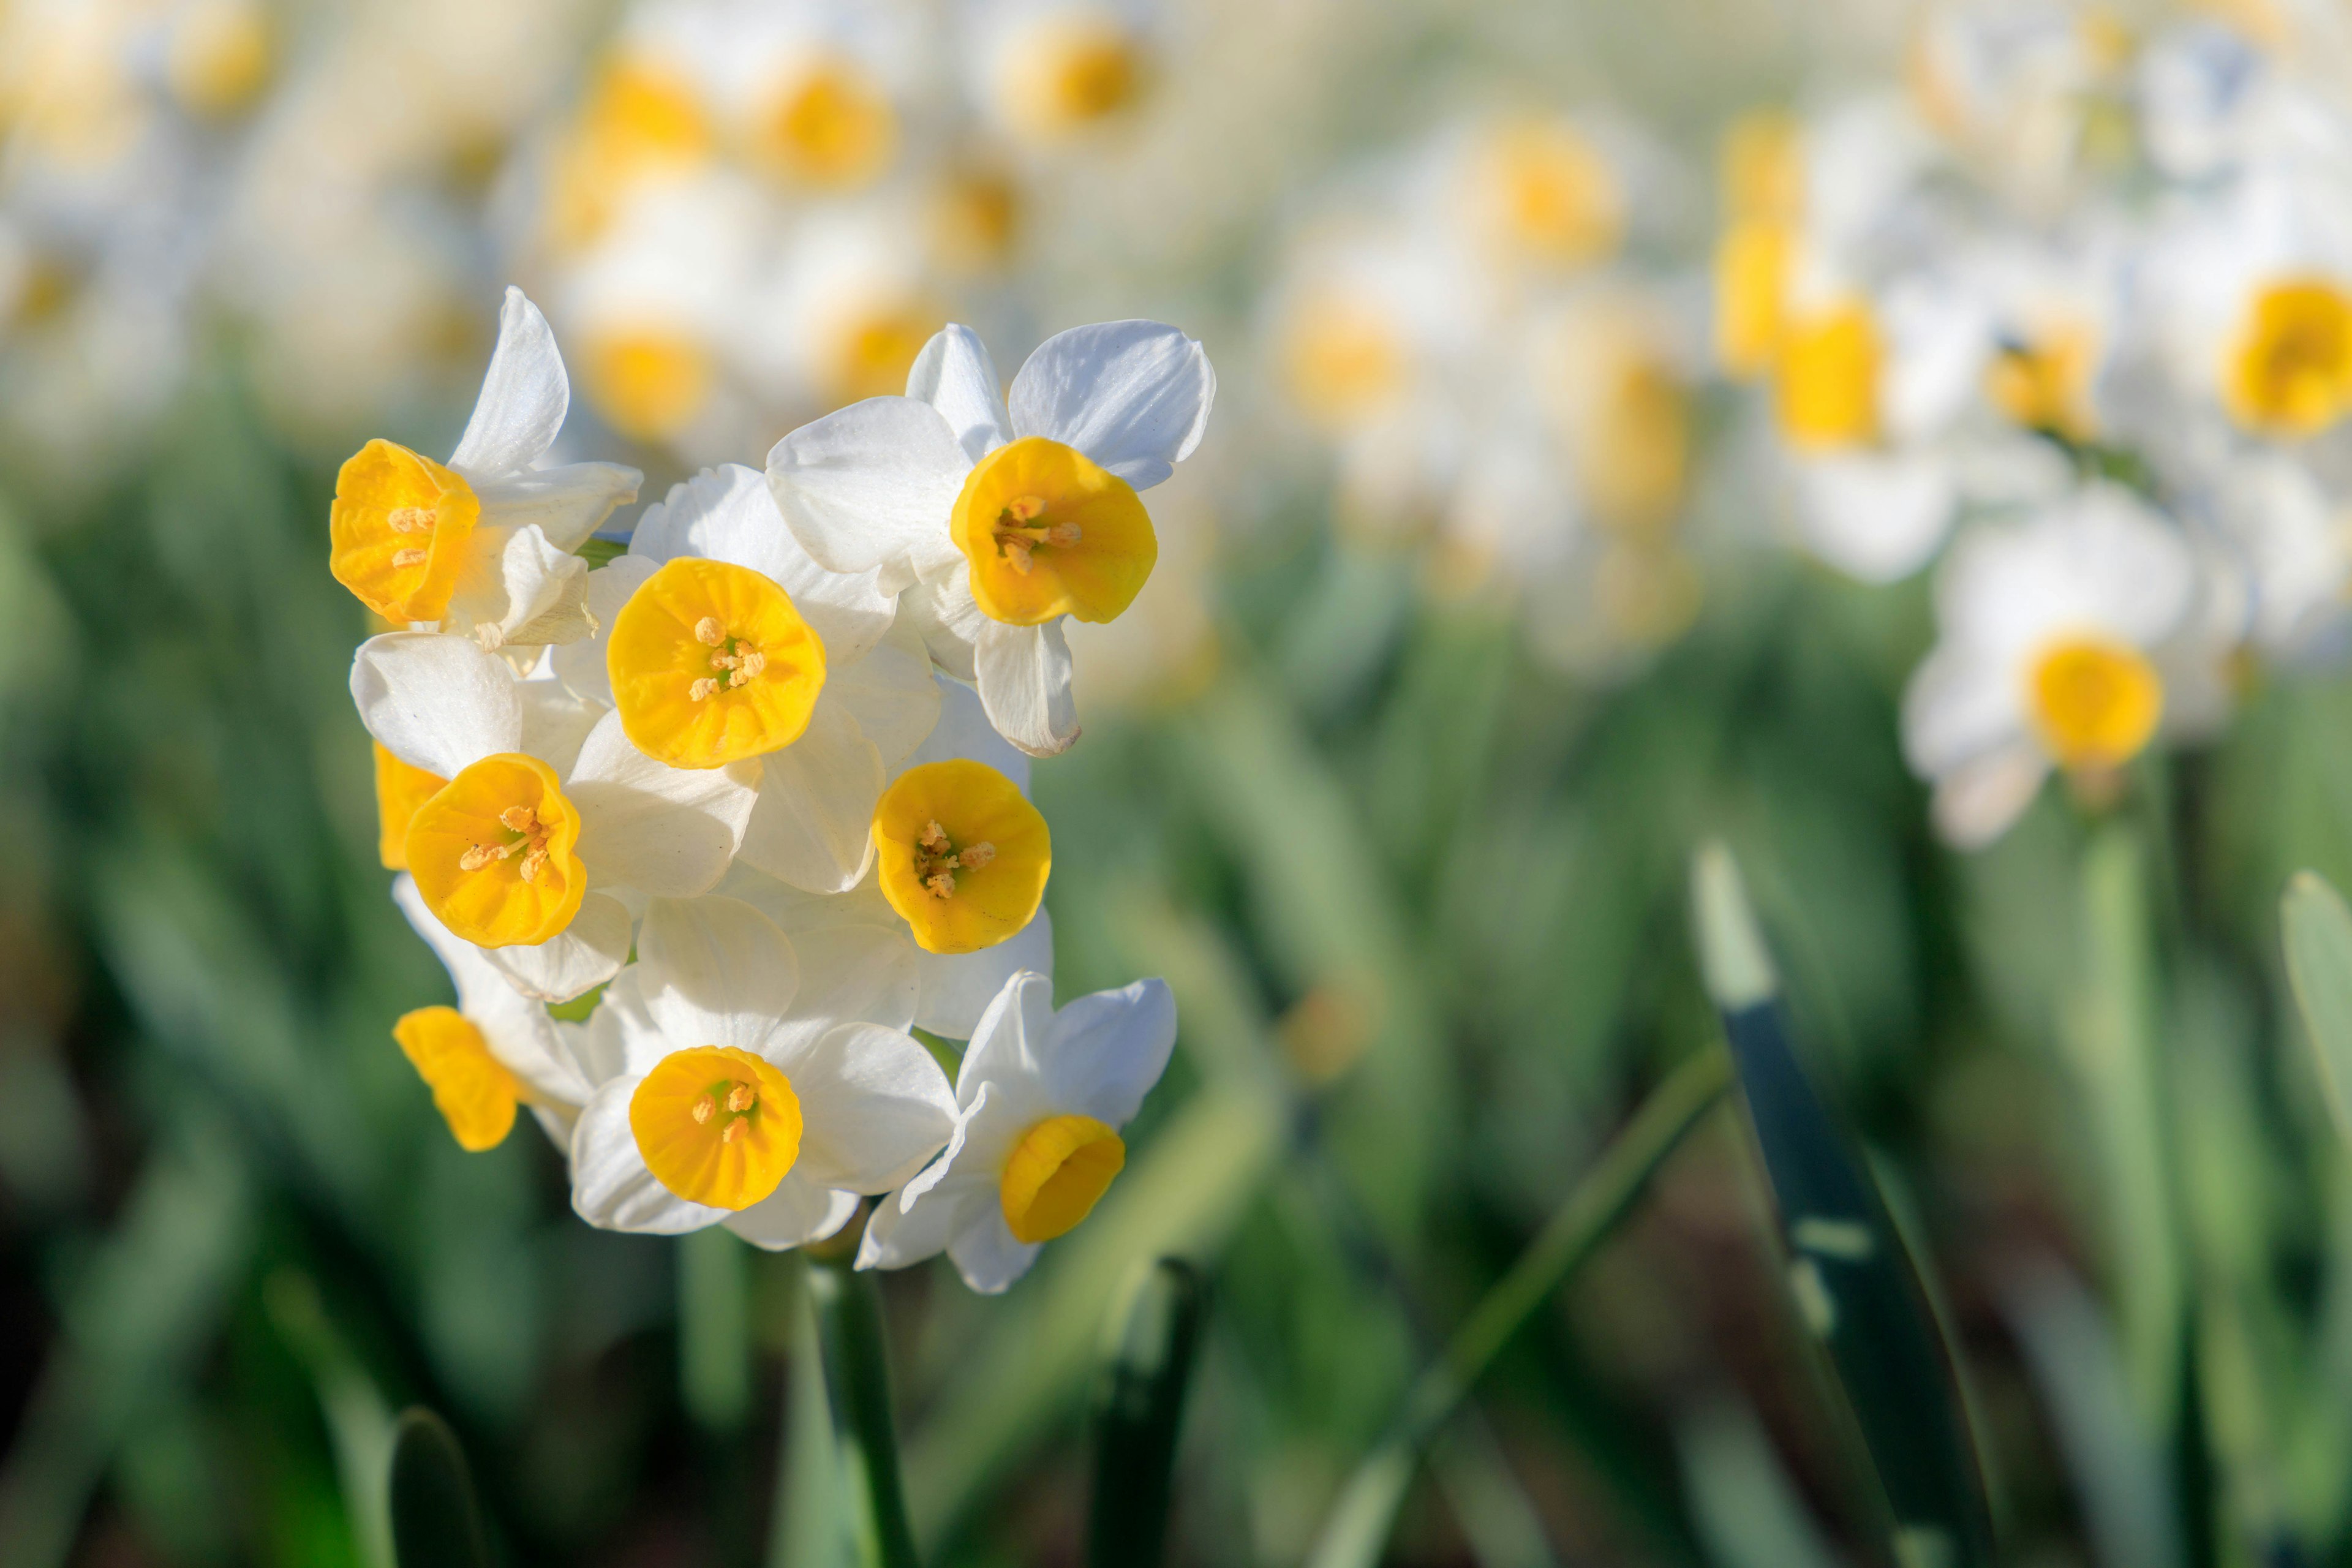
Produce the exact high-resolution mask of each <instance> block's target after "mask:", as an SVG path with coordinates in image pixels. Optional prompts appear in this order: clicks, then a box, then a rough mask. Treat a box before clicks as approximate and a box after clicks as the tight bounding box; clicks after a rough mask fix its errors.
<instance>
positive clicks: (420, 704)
mask: <svg viewBox="0 0 2352 1568" xmlns="http://www.w3.org/2000/svg"><path fill="white" fill-rule="evenodd" d="M352 704H353V705H354V706H356V707H357V708H358V709H359V712H360V722H361V723H362V724H364V725H366V726H367V731H368V733H369V734H371V735H373V736H374V737H375V738H376V739H377V740H378V741H380V742H383V748H384V750H386V751H388V752H391V753H392V754H393V755H394V756H395V757H398V758H399V759H400V760H401V761H402V762H404V763H408V764H409V765H410V766H412V767H419V768H423V769H425V771H426V772H428V773H438V774H440V775H441V776H442V777H443V778H445V779H446V778H452V777H455V776H456V775H457V773H458V772H460V771H461V770H462V769H464V768H465V766H466V765H467V763H473V762H478V761H479V760H480V759H482V758H484V757H487V756H490V755H492V754H494V753H496V752H511V751H514V750H516V749H517V748H519V747H520V745H521V744H522V702H521V700H520V698H519V697H518V696H517V695H516V693H515V678H514V672H513V671H512V670H510V669H509V668H507V667H506V665H504V664H503V663H501V662H500V661H499V660H498V659H496V658H491V657H490V656H489V655H488V654H487V653H484V652H483V651H482V650H481V649H480V648H478V647H476V646H475V645H474V644H473V642H472V641H471V640H469V639H467V638H466V637H443V636H441V635H440V634H438V633H437V632H385V633H383V635H382V636H380V637H370V638H368V640H367V641H365V642H363V643H362V644H360V646H359V651H358V652H357V653H355V654H353V655H352Z"/></svg>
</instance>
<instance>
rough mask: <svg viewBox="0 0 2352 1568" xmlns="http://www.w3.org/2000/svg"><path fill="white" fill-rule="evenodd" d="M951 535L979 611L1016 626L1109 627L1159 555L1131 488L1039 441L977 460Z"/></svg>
mask: <svg viewBox="0 0 2352 1568" xmlns="http://www.w3.org/2000/svg"><path fill="white" fill-rule="evenodd" d="M950 531H951V532H952V534H953V536H954V539H955V542H956V546H957V548H959V549H961V551H962V552H963V553H964V559H965V560H966V561H967V562H968V563H970V574H971V591H972V596H973V597H974V598H975V599H977V600H979V602H980V607H981V609H982V611H983V612H984V613H985V614H987V615H989V616H992V617H993V618H995V619H997V620H1000V621H1005V622H1009V623H1010V624H1012V625H1013V626H1037V625H1040V624H1041V623H1043V622H1045V621H1049V620H1051V619H1053V618H1054V617H1055V616H1062V615H1069V616H1076V617H1077V618H1078V619H1079V620H1082V621H1108V620H1114V619H1116V618H1118V616H1119V614H1120V613H1121V612H1122V611H1124V610H1125V609H1126V608H1127V606H1128V605H1130V604H1132V603H1133V602H1134V600H1135V595H1137V594H1138V593H1139V592H1141V591H1142V588H1143V584H1144V583H1145V581H1146V580H1147V579H1149V578H1150V575H1151V568H1152V566H1153V565H1154V564H1155V563H1157V562H1158V560H1159V558H1160V542H1159V539H1158V538H1157V536H1155V535H1154V534H1153V532H1152V531H1151V518H1150V514H1149V513H1148V512H1146V511H1145V510H1143V502H1142V501H1141V500H1138V499H1137V497H1136V494H1135V489H1134V487H1132V486H1130V485H1129V483H1128V482H1127V481H1126V480H1125V479H1120V478H1119V477H1118V475H1116V474H1113V473H1110V472H1108V471H1107V470H1106V469H1103V468H1098V467H1097V466H1096V465H1095V463H1094V462H1093V460H1092V459H1090V458H1087V456H1086V455H1085V454H1084V453H1082V452H1080V451H1078V450H1077V449H1076V448H1075V447H1066V446H1063V445H1062V444H1061V443H1060V442H1058V441H1049V440H1047V439H1045V437H1042V436H1030V437H1024V438H1023V439H1021V440H1018V441H1014V442H1013V443H1011V444H1010V445H1007V446H1003V447H998V448H997V449H996V450H995V451H993V452H991V453H990V454H989V455H988V456H987V457H985V458H982V459H981V460H980V462H979V464H978V465H977V466H975V467H974V468H972V470H971V474H970V475H969V476H967V477H966V478H965V479H964V484H963V493H962V494H961V495H960V496H958V497H957V498H956V504H955V510H954V513H953V514H952V516H951V518H950Z"/></svg>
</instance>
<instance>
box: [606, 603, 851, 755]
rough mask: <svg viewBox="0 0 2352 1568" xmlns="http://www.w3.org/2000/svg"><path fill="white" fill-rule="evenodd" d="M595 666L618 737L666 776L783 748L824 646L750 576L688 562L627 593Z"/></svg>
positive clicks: (803, 720)
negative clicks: (604, 674) (600, 664)
mask: <svg viewBox="0 0 2352 1568" xmlns="http://www.w3.org/2000/svg"><path fill="white" fill-rule="evenodd" d="M605 665H606V668H607V669H608V671H609V673H610V674H611V676H612V680H613V700H614V706H615V707H617V708H618V709H619V710H620V713H621V728H622V731H624V732H625V733H626V734H627V736H628V737H629V739H630V740H631V741H632V742H635V745H636V748H637V749H638V750H639V751H641V752H645V753H646V755H647V756H649V757H652V758H653V759H655V760H656V762H663V763H668V764H669V765H670V766H672V767H677V768H715V767H720V766H723V765H724V764H726V763H732V762H737V761H740V760H741V759H742V758H745V757H754V756H759V755H761V753H763V752H773V751H777V750H780V749H781V748H782V747H785V746H789V745H791V744H792V743H793V742H794V741H796V740H798V739H800V735H801V731H803V730H805V729H806V728H807V727H808V721H809V714H810V712H811V711H812V710H814V708H815V706H816V700H817V694H818V693H819V692H820V691H822V690H823V689H824V675H825V664H824V644H823V643H822V642H821V641H819V640H818V638H817V635H816V633H814V631H812V630H810V629H809V626H808V623H807V622H805V621H803V619H801V616H800V612H799V611H798V610H796V609H794V608H793V601H792V597H791V595H788V594H786V593H785V592H784V591H783V589H782V588H781V587H778V586H777V585H776V584H774V583H773V582H772V581H771V580H770V579H768V578H766V577H764V576H762V575H761V574H759V573H757V572H754V571H752V570H751V568H750V567H747V566H735V565H730V564H729V563H726V562H723V561H705V560H701V559H699V558H697V557H692V556H681V557H679V558H678V559H677V560H675V561H672V562H670V563H668V564H667V565H666V566H664V567H663V568H662V569H661V570H660V571H658V572H656V573H655V574H653V575H652V576H651V577H649V578H647V579H646V583H645V585H644V586H642V587H640V588H639V589H638V590H637V591H636V592H635V594H634V595H630V598H629V602H628V603H627V604H626V605H623V606H622V607H621V613H620V614H619V615H617V616H614V618H613V631H612V636H611V637H610V639H609V640H608V641H607V643H606V645H605Z"/></svg>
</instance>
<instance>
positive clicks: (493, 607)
mask: <svg viewBox="0 0 2352 1568" xmlns="http://www.w3.org/2000/svg"><path fill="white" fill-rule="evenodd" d="M571 404H572V388H571V384H570V382H569V381H568V380H566V378H565V376H564V374H563V359H562V355H561V354H559V353H556V349H555V334H554V333H553V332H552V331H550V330H549V328H548V325H547V319H546V318H545V317H544V316H541V314H540V313H539V308H538V307H537V306H535V305H533V304H532V303H531V302H530V300H527V299H525V298H523V293H522V290H521V289H513V288H509V289H508V290H507V294H506V303H505V304H504V305H503V306H502V307H501V308H500V309H499V344H498V348H497V350H496V351H495V352H494V353H492V354H491V355H490V368H489V370H488V374H485V375H484V376H483V378H482V391H481V395H480V396H479V398H478V399H477V400H476V402H475V404H474V413H473V416H472V418H470V419H469V420H467V424H466V434H465V435H464V437H462V438H460V439H459V441H458V443H457V450H456V451H455V452H453V453H451V454H450V457H449V461H448V462H447V463H446V465H445V464H441V463H436V462H435V461H434V460H433V459H432V458H427V457H425V455H424V454H422V453H419V452H412V451H410V450H409V449H408V448H407V447H402V446H397V445H395V444H394V443H393V442H390V441H385V440H382V439H378V440H373V441H370V442H369V443H368V444H367V445H366V446H364V447H361V448H360V450H359V452H358V453H357V454H356V455H355V456H353V457H352V458H351V460H350V461H348V462H346V463H345V464H344V465H343V467H342V471H341V473H340V474H338V475H337V476H336V478H335V504H334V510H333V512H332V514H331V521H330V528H331V533H332V535H333V542H334V547H333V553H332V555H331V558H330V563H329V564H330V566H331V570H332V571H333V573H334V574H335V580H336V581H337V582H339V583H341V584H342V585H343V586H344V587H346V588H349V589H350V590H351V591H352V594H354V595H357V596H358V598H359V601H360V602H361V603H362V604H363V605H366V606H367V607H368V608H369V609H371V610H373V611H374V612H375V613H376V614H377V615H379V616H383V618H384V619H386V620H388V621H394V622H400V623H405V624H407V625H410V626H433V627H436V628H437V629H439V630H441V631H445V632H456V633H461V634H466V635H468V636H471V637H474V638H476V639H477V640H478V641H479V642H480V643H481V644H482V646H483V647H487V648H497V647H500V646H502V645H504V644H507V643H520V644H524V645H533V644H543V643H554V642H567V641H569V640H571V639H572V638H573V637H584V636H585V635H587V633H588V630H589V623H588V617H587V615H586V613H585V595H586V588H587V575H588V565H587V563H585V562H584V561H582V560H581V559H580V558H579V557H578V556H577V555H575V554H573V553H572V552H574V551H576V550H577V549H578V548H579V547H580V545H581V544H582V543H583V542H585V541H586V539H587V538H588V536H589V535H590V534H592V533H593V532H595V531H596V528H597V525H598V524H600V523H602V522H603V521H604V519H605V518H607V517H609V516H611V515H612V511H613V509H614V507H616V506H618V505H620V504H621V503H622V502H624V501H631V500H636V498H637V485H638V483H639V482H640V480H641V479H642V478H643V476H642V475H640V474H639V473H638V472H637V470H636V469H635V468H624V467H622V466H621V465H620V464H618V463H572V464H568V465H565V466H563V467H561V468H533V467H532V466H531V465H532V464H533V463H535V462H537V461H538V460H539V458H541V457H542V456H543V455H545V453H546V451H547V449H548V448H549V447H551V446H552V445H554V442H555V437H556V434H557V432H558V431H560V430H562V427H563V418H564V415H565V413H566V412H567V411H568V410H569V409H570V407H571Z"/></svg>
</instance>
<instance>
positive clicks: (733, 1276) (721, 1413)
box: [677, 1225, 751, 1432]
mask: <svg viewBox="0 0 2352 1568" xmlns="http://www.w3.org/2000/svg"><path fill="white" fill-rule="evenodd" d="M749 1252H750V1248H749V1247H746V1246H745V1245H744V1244H743V1242H742V1240H741V1239H740V1237H737V1236H736V1235H735V1233H734V1232H733V1231H730V1230H729V1229H728V1228H727V1227H726V1226H719V1225H714V1226H709V1227H707V1228H705V1229H702V1230H698V1231H692V1232H689V1233H688V1234H687V1235H685V1236H682V1237H678V1240H677V1374H678V1391H679V1393H680V1394H683V1395H684V1398H685V1404H686V1410H687V1414H688V1415H691V1416H693V1417H694V1419H695V1422H696V1424H697V1425H698V1426H702V1427H703V1428H704V1429H706V1430H708V1431H711V1432H732V1431H734V1430H735V1429H736V1428H737V1427H739V1426H741V1425H742V1424H743V1417H744V1415H745V1414H746V1413H747V1412H748V1411H749V1410H750V1409H751V1285H750V1281H749V1280H748V1279H746V1277H745V1270H746V1267H747V1255H748V1253H749Z"/></svg>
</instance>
